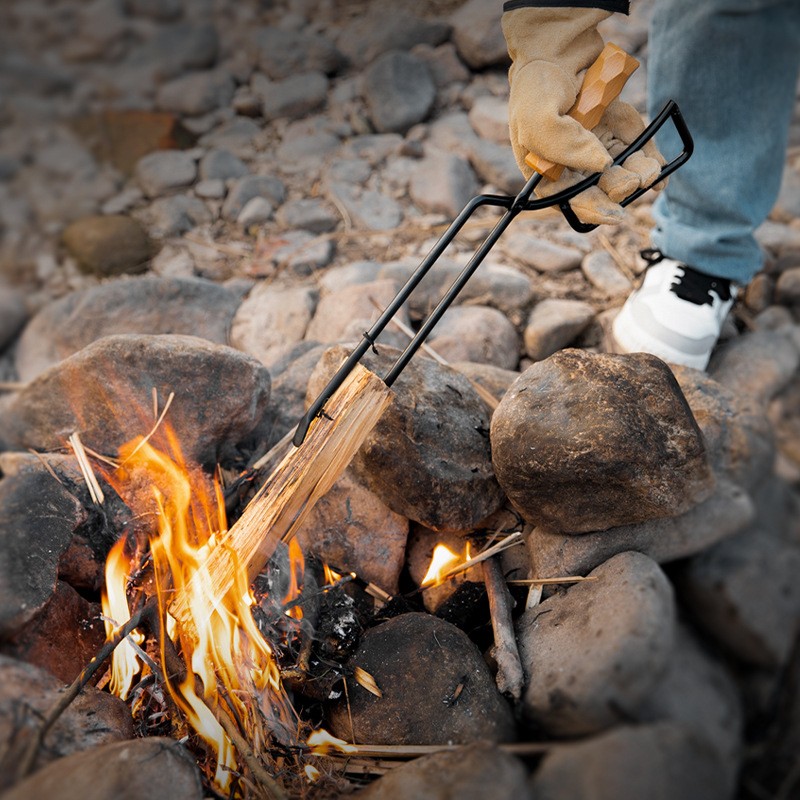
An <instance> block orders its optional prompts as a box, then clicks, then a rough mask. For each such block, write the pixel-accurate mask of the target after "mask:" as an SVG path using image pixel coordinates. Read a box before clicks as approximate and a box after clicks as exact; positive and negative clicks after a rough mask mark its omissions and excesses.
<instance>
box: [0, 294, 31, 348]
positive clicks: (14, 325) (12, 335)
mask: <svg viewBox="0 0 800 800" xmlns="http://www.w3.org/2000/svg"><path fill="white" fill-rule="evenodd" d="M27 321H28V311H27V309H26V308H25V297H24V295H23V294H22V292H21V291H20V290H18V289H14V288H12V287H10V286H4V285H3V284H2V283H0V352H3V351H4V350H5V349H6V348H7V347H8V346H9V345H10V344H11V342H13V341H14V339H16V337H17V334H18V333H19V332H20V331H21V330H22V328H23V326H24V325H25V323H26V322H27Z"/></svg>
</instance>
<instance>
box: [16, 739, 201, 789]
mask: <svg viewBox="0 0 800 800" xmlns="http://www.w3.org/2000/svg"><path fill="white" fill-rule="evenodd" d="M7 797H8V800H29V798H31V797H48V798H52V800H108V798H111V797H113V798H115V799H116V800H146V799H147V798H153V797H169V798H170V799H171V800H201V798H202V797H203V788H202V784H201V781H200V773H199V772H198V770H197V765H196V764H195V761H194V758H192V756H191V755H190V754H189V753H188V751H187V750H186V749H185V748H184V747H183V745H181V744H179V743H178V742H176V741H175V740H174V739H167V738H164V737H158V736H153V737H148V738H146V739H133V740H131V741H128V742H115V743H112V744H106V745H103V746H102V747H96V748H93V749H92V750H88V751H86V752H83V753H76V754H74V755H71V756H67V757H65V758H62V759H59V761H58V762H57V763H55V764H51V765H49V766H47V767H45V768H44V769H41V770H39V772H36V773H34V774H33V775H31V776H30V777H29V778H27V779H26V780H24V781H22V782H21V783H18V784H17V785H16V786H14V787H13V788H12V789H11V790H10V791H8V792H7Z"/></svg>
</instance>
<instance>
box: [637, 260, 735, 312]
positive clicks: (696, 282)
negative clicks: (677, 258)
mask: <svg viewBox="0 0 800 800" xmlns="http://www.w3.org/2000/svg"><path fill="white" fill-rule="evenodd" d="M641 256H642V258H643V259H644V260H645V261H646V262H647V264H648V266H652V265H653V264H658V263H659V261H663V260H664V259H665V258H666V256H665V255H664V254H663V253H662V252H661V251H660V250H654V249H647V250H642V252H641ZM669 290H670V291H671V292H672V293H673V294H675V295H677V296H678V297H680V299H681V300H686V301H687V302H689V303H694V304H695V305H697V306H702V305H709V306H713V305H714V298H713V297H712V296H711V292H714V293H715V294H716V295H717V297H718V298H719V299H720V300H721V301H722V302H723V303H726V302H727V301H728V300H730V299H731V282H730V281H729V280H728V279H727V278H715V277H713V276H711V275H706V274H705V273H703V272H698V271H697V270H696V269H694V268H692V267H690V266H688V265H687V264H680V263H678V264H676V274H675V277H674V279H673V281H672V285H671V286H670V287H669Z"/></svg>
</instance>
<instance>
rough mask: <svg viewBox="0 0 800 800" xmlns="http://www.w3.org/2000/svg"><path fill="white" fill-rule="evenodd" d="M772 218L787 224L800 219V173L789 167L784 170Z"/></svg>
mask: <svg viewBox="0 0 800 800" xmlns="http://www.w3.org/2000/svg"><path fill="white" fill-rule="evenodd" d="M771 216H773V217H776V218H777V219H781V220H783V221H785V222H791V221H792V220H795V219H797V218H798V217H800V172H798V171H797V170H796V169H793V168H792V167H791V166H789V165H787V166H786V168H785V169H784V170H783V180H782V181H781V189H780V192H779V193H778V199H777V200H776V201H775V207H774V208H773V210H772V213H771Z"/></svg>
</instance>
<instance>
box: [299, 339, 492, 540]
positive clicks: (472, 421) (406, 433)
mask: <svg viewBox="0 0 800 800" xmlns="http://www.w3.org/2000/svg"><path fill="white" fill-rule="evenodd" d="M348 354H349V349H348V348H345V347H341V346H338V347H333V348H331V349H330V350H328V351H327V352H326V353H325V355H324V357H323V359H322V360H321V361H320V363H319V365H318V366H317V369H316V370H315V372H314V374H313V375H312V378H311V380H310V381H309V384H308V397H309V398H314V397H316V396H317V395H318V394H319V392H320V391H321V390H322V388H323V386H324V385H325V384H326V383H327V381H328V380H330V378H331V376H332V375H333V373H334V372H335V370H336V369H338V367H339V364H341V362H342V359H343V358H345V357H346V356H347V355H348ZM399 354H400V352H399V351H397V350H394V349H393V348H390V347H382V348H381V350H380V354H379V355H377V356H376V355H374V354H372V353H369V354H367V355H365V357H364V358H363V359H362V363H363V364H365V366H367V368H369V369H372V371H373V372H376V374H378V375H384V374H386V372H387V371H388V368H389V366H390V365H391V364H393V363H394V361H395V360H396V358H397V356H399ZM394 390H395V397H394V402H393V403H392V405H391V406H390V407H389V408H388V409H387V410H386V412H385V413H384V415H383V417H382V418H381V419H380V421H379V422H378V424H377V425H376V426H375V429H374V430H373V432H372V433H371V434H370V435H369V437H368V438H367V440H366V442H365V443H364V446H363V447H362V449H361V450H360V451H359V453H358V454H357V455H356V457H355V459H354V461H353V468H354V469H355V471H356V474H357V475H358V477H359V478H360V479H361V480H362V481H363V482H364V483H365V484H366V485H367V486H368V487H369V488H370V489H371V490H372V491H373V492H375V494H377V495H378V496H379V497H380V498H381V500H383V502H384V503H386V505H387V506H389V508H391V509H392V511H394V512H396V513H398V514H402V515H403V516H405V517H407V518H409V519H411V520H414V521H415V522H418V523H420V524H421V525H424V526H426V527H428V528H432V529H435V530H439V529H449V530H466V529H469V528H471V527H473V526H475V525H476V524H477V523H478V522H480V521H481V520H483V519H484V518H486V517H487V516H488V515H489V514H491V513H493V512H494V511H496V510H497V508H498V507H499V506H500V503H501V502H502V492H501V491H500V487H499V486H498V485H497V482H496V480H495V477H494V473H493V471H492V468H491V456H490V446H489V437H488V426H489V419H488V415H487V412H486V409H485V407H484V405H483V403H482V402H481V400H480V398H479V397H478V395H477V394H476V393H475V391H474V389H473V388H472V387H471V386H470V384H469V381H468V380H467V379H466V378H465V377H464V376H463V375H460V374H459V373H457V372H456V371H455V370H453V369H450V368H448V367H444V366H441V365H439V364H437V363H436V362H435V361H433V360H431V359H429V358H418V359H412V360H411V361H410V362H409V364H408V365H407V366H406V368H405V369H404V370H403V371H402V372H401V373H400V376H399V377H398V378H397V381H396V382H395V384H394Z"/></svg>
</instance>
